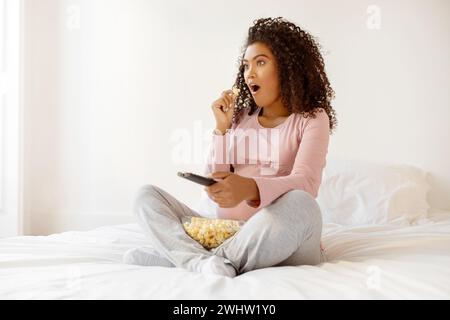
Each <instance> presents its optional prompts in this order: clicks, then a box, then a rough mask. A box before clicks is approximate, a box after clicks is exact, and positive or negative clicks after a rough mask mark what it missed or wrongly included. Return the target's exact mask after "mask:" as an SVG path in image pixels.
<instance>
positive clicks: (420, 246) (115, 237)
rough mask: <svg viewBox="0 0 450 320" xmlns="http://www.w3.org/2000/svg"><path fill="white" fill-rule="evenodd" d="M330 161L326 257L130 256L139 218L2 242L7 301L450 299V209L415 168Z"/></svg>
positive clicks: (325, 191)
mask: <svg viewBox="0 0 450 320" xmlns="http://www.w3.org/2000/svg"><path fill="white" fill-rule="evenodd" d="M344 164H345V165H342V163H341V165H339V161H333V162H331V163H330V165H329V166H327V169H326V172H325V174H324V180H323V183H322V185H321V191H320V194H319V197H318V201H319V202H320V205H321V208H322V210H323V217H324V222H325V223H324V228H323V237H322V239H323V244H324V247H325V252H326V255H327V257H328V261H327V262H326V263H323V264H320V265H318V266H295V267H272V268H267V269H260V270H255V271H252V272H248V273H245V274H242V275H240V276H238V277H236V278H233V279H230V278H225V277H221V276H214V275H204V274H200V273H193V272H188V271H186V270H182V269H177V268H162V267H143V266H134V265H126V264H123V263H122V255H123V253H124V252H125V251H126V250H128V249H129V248H132V247H136V246H141V245H148V243H147V240H146V238H145V236H144V235H143V233H142V231H141V229H140V228H139V226H138V225H137V224H135V223H131V224H123V225H116V226H104V227H101V228H97V229H94V230H91V231H70V232H63V233H59V234H53V235H49V236H22V237H13V238H6V239H0V298H1V299H450V212H445V211H444V212H436V213H434V214H429V212H428V209H429V208H428V207H427V204H426V193H427V191H428V186H427V183H426V179H425V178H426V177H425V176H424V175H423V174H422V172H420V170H415V169H413V168H411V167H398V166H394V167H392V166H382V167H380V166H375V167H373V166H372V167H371V166H368V165H366V164H364V165H362V166H359V167H358V165H355V164H351V165H349V164H348V161H345V162H344Z"/></svg>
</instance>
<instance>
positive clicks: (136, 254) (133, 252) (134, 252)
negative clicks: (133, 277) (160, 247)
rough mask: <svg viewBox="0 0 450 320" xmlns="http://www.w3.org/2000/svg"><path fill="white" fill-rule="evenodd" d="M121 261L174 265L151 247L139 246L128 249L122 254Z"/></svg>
mask: <svg viewBox="0 0 450 320" xmlns="http://www.w3.org/2000/svg"><path fill="white" fill-rule="evenodd" d="M123 262H124V263H126V264H136V265H140V266H153V267H167V268H173V267H175V266H174V265H173V264H172V263H171V262H170V261H169V260H168V259H166V258H164V257H163V256H161V255H160V254H159V253H158V252H157V251H156V250H155V249H154V248H152V247H139V248H133V249H130V250H128V251H127V252H125V254H124V255H123Z"/></svg>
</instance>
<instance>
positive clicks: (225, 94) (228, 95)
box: [222, 90, 233, 108]
mask: <svg viewBox="0 0 450 320" xmlns="http://www.w3.org/2000/svg"><path fill="white" fill-rule="evenodd" d="M232 94H233V92H232V91H231V90H226V91H223V92H222V97H223V98H224V99H225V101H226V103H227V108H230V107H231V105H232V104H233V98H232Z"/></svg>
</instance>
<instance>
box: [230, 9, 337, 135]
mask: <svg viewBox="0 0 450 320" xmlns="http://www.w3.org/2000/svg"><path fill="white" fill-rule="evenodd" d="M255 42H261V43H264V44H265V45H267V46H268V47H269V48H270V50H271V52H272V54H273V55H274V56H275V58H276V60H277V65H278V79H279V81H280V88H281V101H282V103H283V105H284V106H286V108H287V109H288V111H289V112H291V113H300V114H302V115H303V116H304V117H306V118H307V117H309V116H311V117H312V118H315V113H316V112H317V111H319V110H318V108H323V109H324V110H325V112H326V113H327V115H328V117H329V119H330V134H332V133H333V129H334V128H335V127H336V125H337V119H336V113H335V110H334V109H333V108H332V106H331V100H332V99H333V98H334V91H333V89H332V88H331V86H330V82H329V81H328V78H327V75H326V73H325V66H324V61H323V58H322V55H321V53H320V50H319V49H320V48H321V47H320V45H319V44H318V43H317V42H316V40H315V39H314V37H312V36H311V35H310V34H308V33H307V32H306V31H304V30H302V29H300V28H299V27H298V26H296V25H295V24H293V23H291V22H289V21H286V20H285V19H283V18H282V17H278V18H261V19H258V20H255V21H254V25H253V26H252V27H250V29H249V31H248V37H247V40H246V42H245V45H244V46H243V49H242V55H241V56H240V57H239V59H238V67H239V72H238V75H237V78H236V81H235V84H234V86H235V87H236V88H238V89H239V94H238V96H237V98H236V105H235V110H234V113H233V120H232V122H233V123H239V119H240V117H241V115H242V114H243V112H244V111H245V110H249V112H248V114H249V115H251V114H253V112H255V111H256V109H257V108H258V106H257V105H256V103H255V101H254V100H253V96H252V94H251V92H250V90H249V88H248V87H247V85H246V83H245V78H244V65H243V59H244V54H245V51H246V49H247V47H248V46H250V45H251V44H253V43H255ZM320 111H322V110H320Z"/></svg>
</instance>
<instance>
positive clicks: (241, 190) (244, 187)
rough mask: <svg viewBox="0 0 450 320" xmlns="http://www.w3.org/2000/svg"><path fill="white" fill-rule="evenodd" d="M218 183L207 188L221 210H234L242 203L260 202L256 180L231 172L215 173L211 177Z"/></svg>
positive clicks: (209, 195)
mask: <svg viewBox="0 0 450 320" xmlns="http://www.w3.org/2000/svg"><path fill="white" fill-rule="evenodd" d="M209 177H210V178H213V179H222V180H218V181H217V180H216V181H217V182H216V183H215V184H213V185H211V186H209V187H205V191H206V192H207V193H208V197H209V198H210V199H211V200H213V201H214V202H216V203H217V204H218V205H219V207H221V208H233V207H235V206H237V205H238V204H239V203H241V202H242V201H257V200H259V189H258V186H257V184H256V182H255V180H254V179H252V178H246V177H243V176H240V175H238V174H234V173H231V172H214V173H213V174H212V175H210V176H209Z"/></svg>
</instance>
